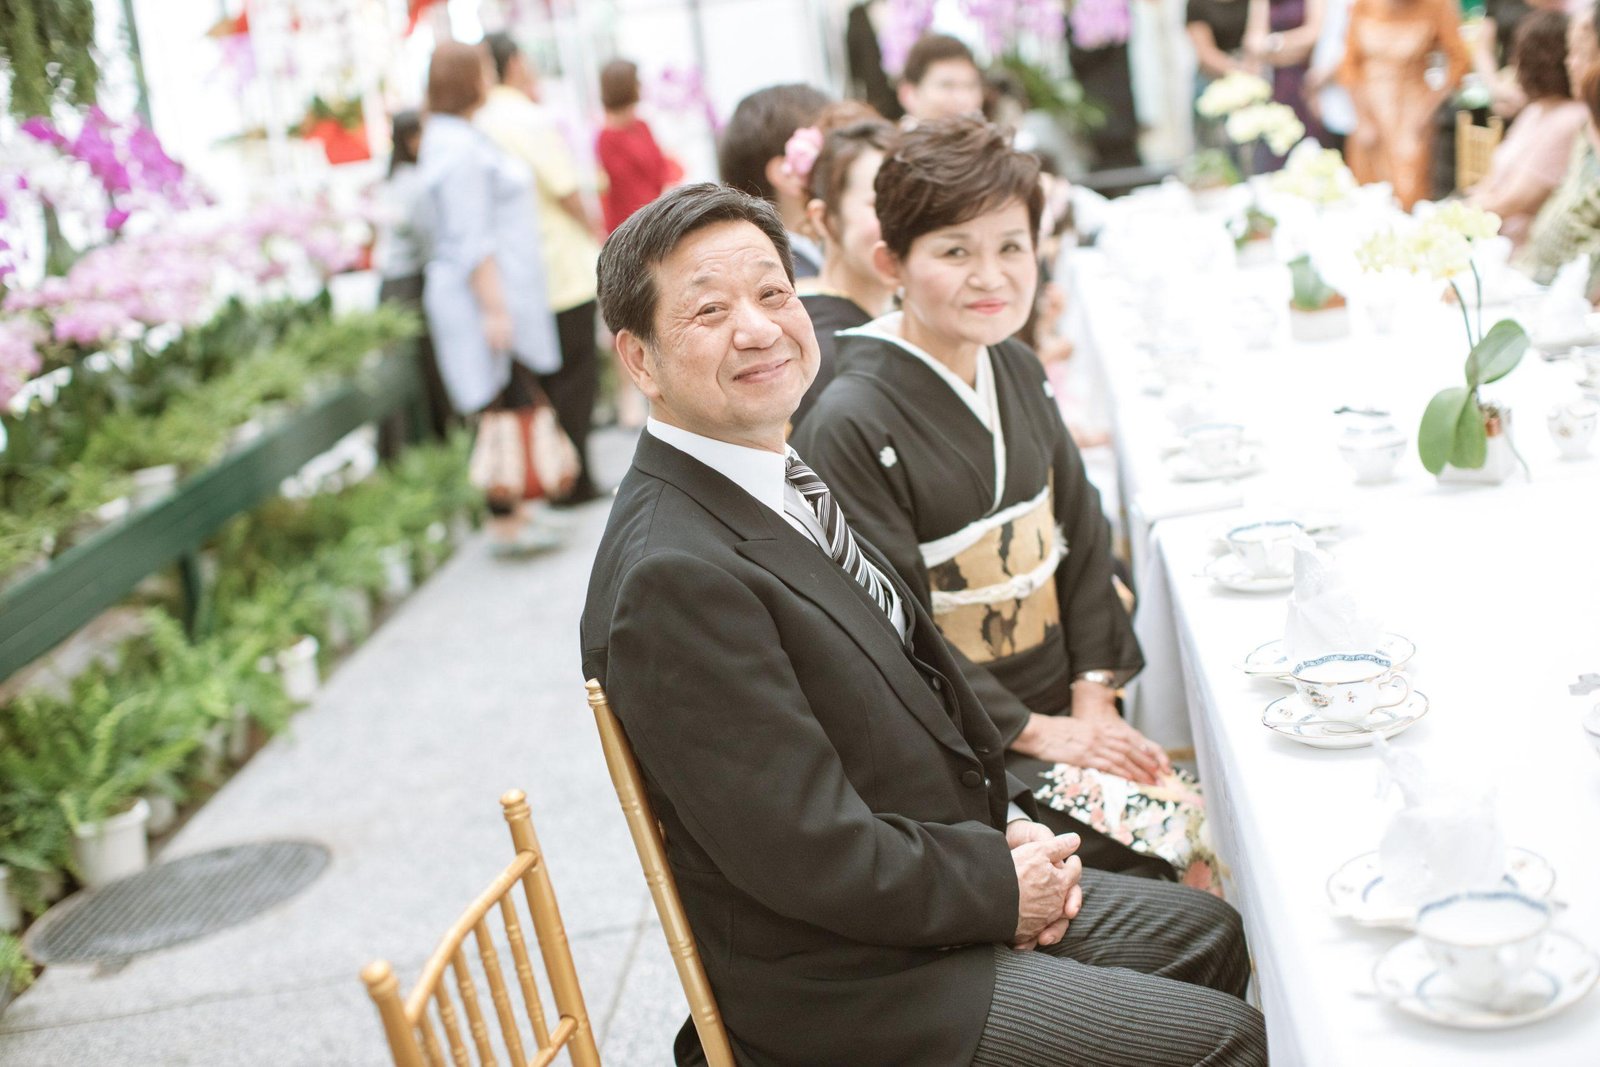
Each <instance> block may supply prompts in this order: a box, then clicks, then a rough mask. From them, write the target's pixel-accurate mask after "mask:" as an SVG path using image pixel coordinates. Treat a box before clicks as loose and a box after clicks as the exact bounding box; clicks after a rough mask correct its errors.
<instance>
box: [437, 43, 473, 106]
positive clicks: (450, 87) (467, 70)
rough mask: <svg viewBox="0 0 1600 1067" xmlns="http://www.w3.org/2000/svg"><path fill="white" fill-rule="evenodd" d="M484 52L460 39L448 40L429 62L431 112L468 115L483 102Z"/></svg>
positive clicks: (438, 48)
mask: <svg viewBox="0 0 1600 1067" xmlns="http://www.w3.org/2000/svg"><path fill="white" fill-rule="evenodd" d="M483 93H484V86H483V52H482V51H481V50H479V49H478V48H477V47H476V46H474V45H470V44H462V43H461V42H460V41H446V42H444V43H443V44H441V45H439V46H438V47H437V48H435V49H434V50H433V58H432V59H431V60H429V61H428V111H429V112H430V113H432V114H435V115H465V114H467V113H468V112H470V111H471V110H472V109H473V108H475V107H477V106H478V105H479V104H481V103H483Z"/></svg>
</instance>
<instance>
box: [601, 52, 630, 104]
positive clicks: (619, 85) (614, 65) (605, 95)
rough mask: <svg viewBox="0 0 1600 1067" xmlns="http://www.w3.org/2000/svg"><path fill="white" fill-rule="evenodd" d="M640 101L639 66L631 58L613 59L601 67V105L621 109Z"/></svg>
mask: <svg viewBox="0 0 1600 1067" xmlns="http://www.w3.org/2000/svg"><path fill="white" fill-rule="evenodd" d="M638 102H639V67H638V65H637V64H635V63H633V62H632V61H631V60H627V59H613V60H612V61H611V62H609V63H607V64H606V65H605V66H603V67H601V68H600V106H601V107H603V108H605V109H606V110H607V111H620V110H622V109H623V108H625V107H631V106H632V105H634V104H637V103H638Z"/></svg>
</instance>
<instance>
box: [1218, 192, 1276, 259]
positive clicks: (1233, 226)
mask: <svg viewBox="0 0 1600 1067" xmlns="http://www.w3.org/2000/svg"><path fill="white" fill-rule="evenodd" d="M1277 230H1278V220H1277V219H1276V218H1275V217H1274V216H1272V215H1269V214H1267V213H1266V211H1264V210H1263V209H1262V207H1261V205H1260V204H1258V203H1256V202H1255V201H1253V200H1252V201H1251V202H1250V205H1249V206H1248V207H1246V208H1245V209H1244V214H1243V215H1241V216H1238V217H1237V218H1235V219H1234V220H1233V221H1231V222H1230V223H1229V224H1228V232H1229V233H1230V234H1232V236H1233V248H1234V251H1235V252H1237V253H1238V256H1239V266H1241V267H1257V266H1264V265H1265V264H1268V263H1271V262H1272V261H1273V254H1272V235H1273V234H1274V233H1276V232H1277Z"/></svg>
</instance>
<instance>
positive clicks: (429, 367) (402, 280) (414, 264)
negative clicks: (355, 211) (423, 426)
mask: <svg viewBox="0 0 1600 1067" xmlns="http://www.w3.org/2000/svg"><path fill="white" fill-rule="evenodd" d="M390 143H391V144H392V145H393V146H394V147H393V151H392V154H391V155H390V157H389V173H388V174H387V175H386V176H385V178H384V181H383V185H382V187H381V189H380V191H379V203H380V205H381V214H382V218H381V220H380V223H379V226H378V236H377V242H376V247H375V248H374V249H373V253H372V265H373V268H374V269H375V270H376V271H377V272H378V277H380V278H382V279H383V282H382V284H380V285H379V286H378V300H379V301H380V302H381V303H385V304H399V305H401V306H403V307H408V308H411V309H412V310H414V311H416V312H417V314H419V315H421V314H422V273H423V270H424V268H425V267H426V266H427V263H428V235H427V232H426V218H425V213H424V211H423V206H422V202H421V201H422V196H423V189H422V182H421V180H420V177H419V174H418V171H417V150H418V149H419V148H420V147H421V145H422V116H421V115H419V114H417V112H415V111H410V110H407V111H396V112H395V113H394V119H393V126H392V128H391V131H390ZM417 362H418V369H419V371H420V372H421V374H422V382H423V389H424V391H425V393H426V394H427V398H428V425H429V428H430V429H431V430H432V431H433V433H434V434H435V435H437V436H439V437H443V436H444V435H445V434H446V433H447V432H448V431H449V429H450V427H451V425H452V424H454V423H455V422H456V418H455V412H454V411H452V410H451V408H450V397H449V396H448V395H446V393H445V391H444V382H443V380H442V379H440V377H439V366H438V363H437V362H436V361H435V357H434V354H433V338H432V337H431V336H430V335H429V334H428V331H427V328H426V327H424V328H423V330H422V333H421V334H420V335H418V337H417Z"/></svg>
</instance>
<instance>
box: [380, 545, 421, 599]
mask: <svg viewBox="0 0 1600 1067" xmlns="http://www.w3.org/2000/svg"><path fill="white" fill-rule="evenodd" d="M378 558H379V559H380V560H382V561H383V598H384V600H386V601H390V602H393V601H396V600H400V599H402V598H404V597H406V596H409V595H410V593H411V590H412V589H414V588H415V587H416V583H415V582H413V581H412V578H411V546H410V545H409V544H407V543H405V542H401V543H400V544H398V545H389V546H387V547H385V548H380V549H379V550H378Z"/></svg>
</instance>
